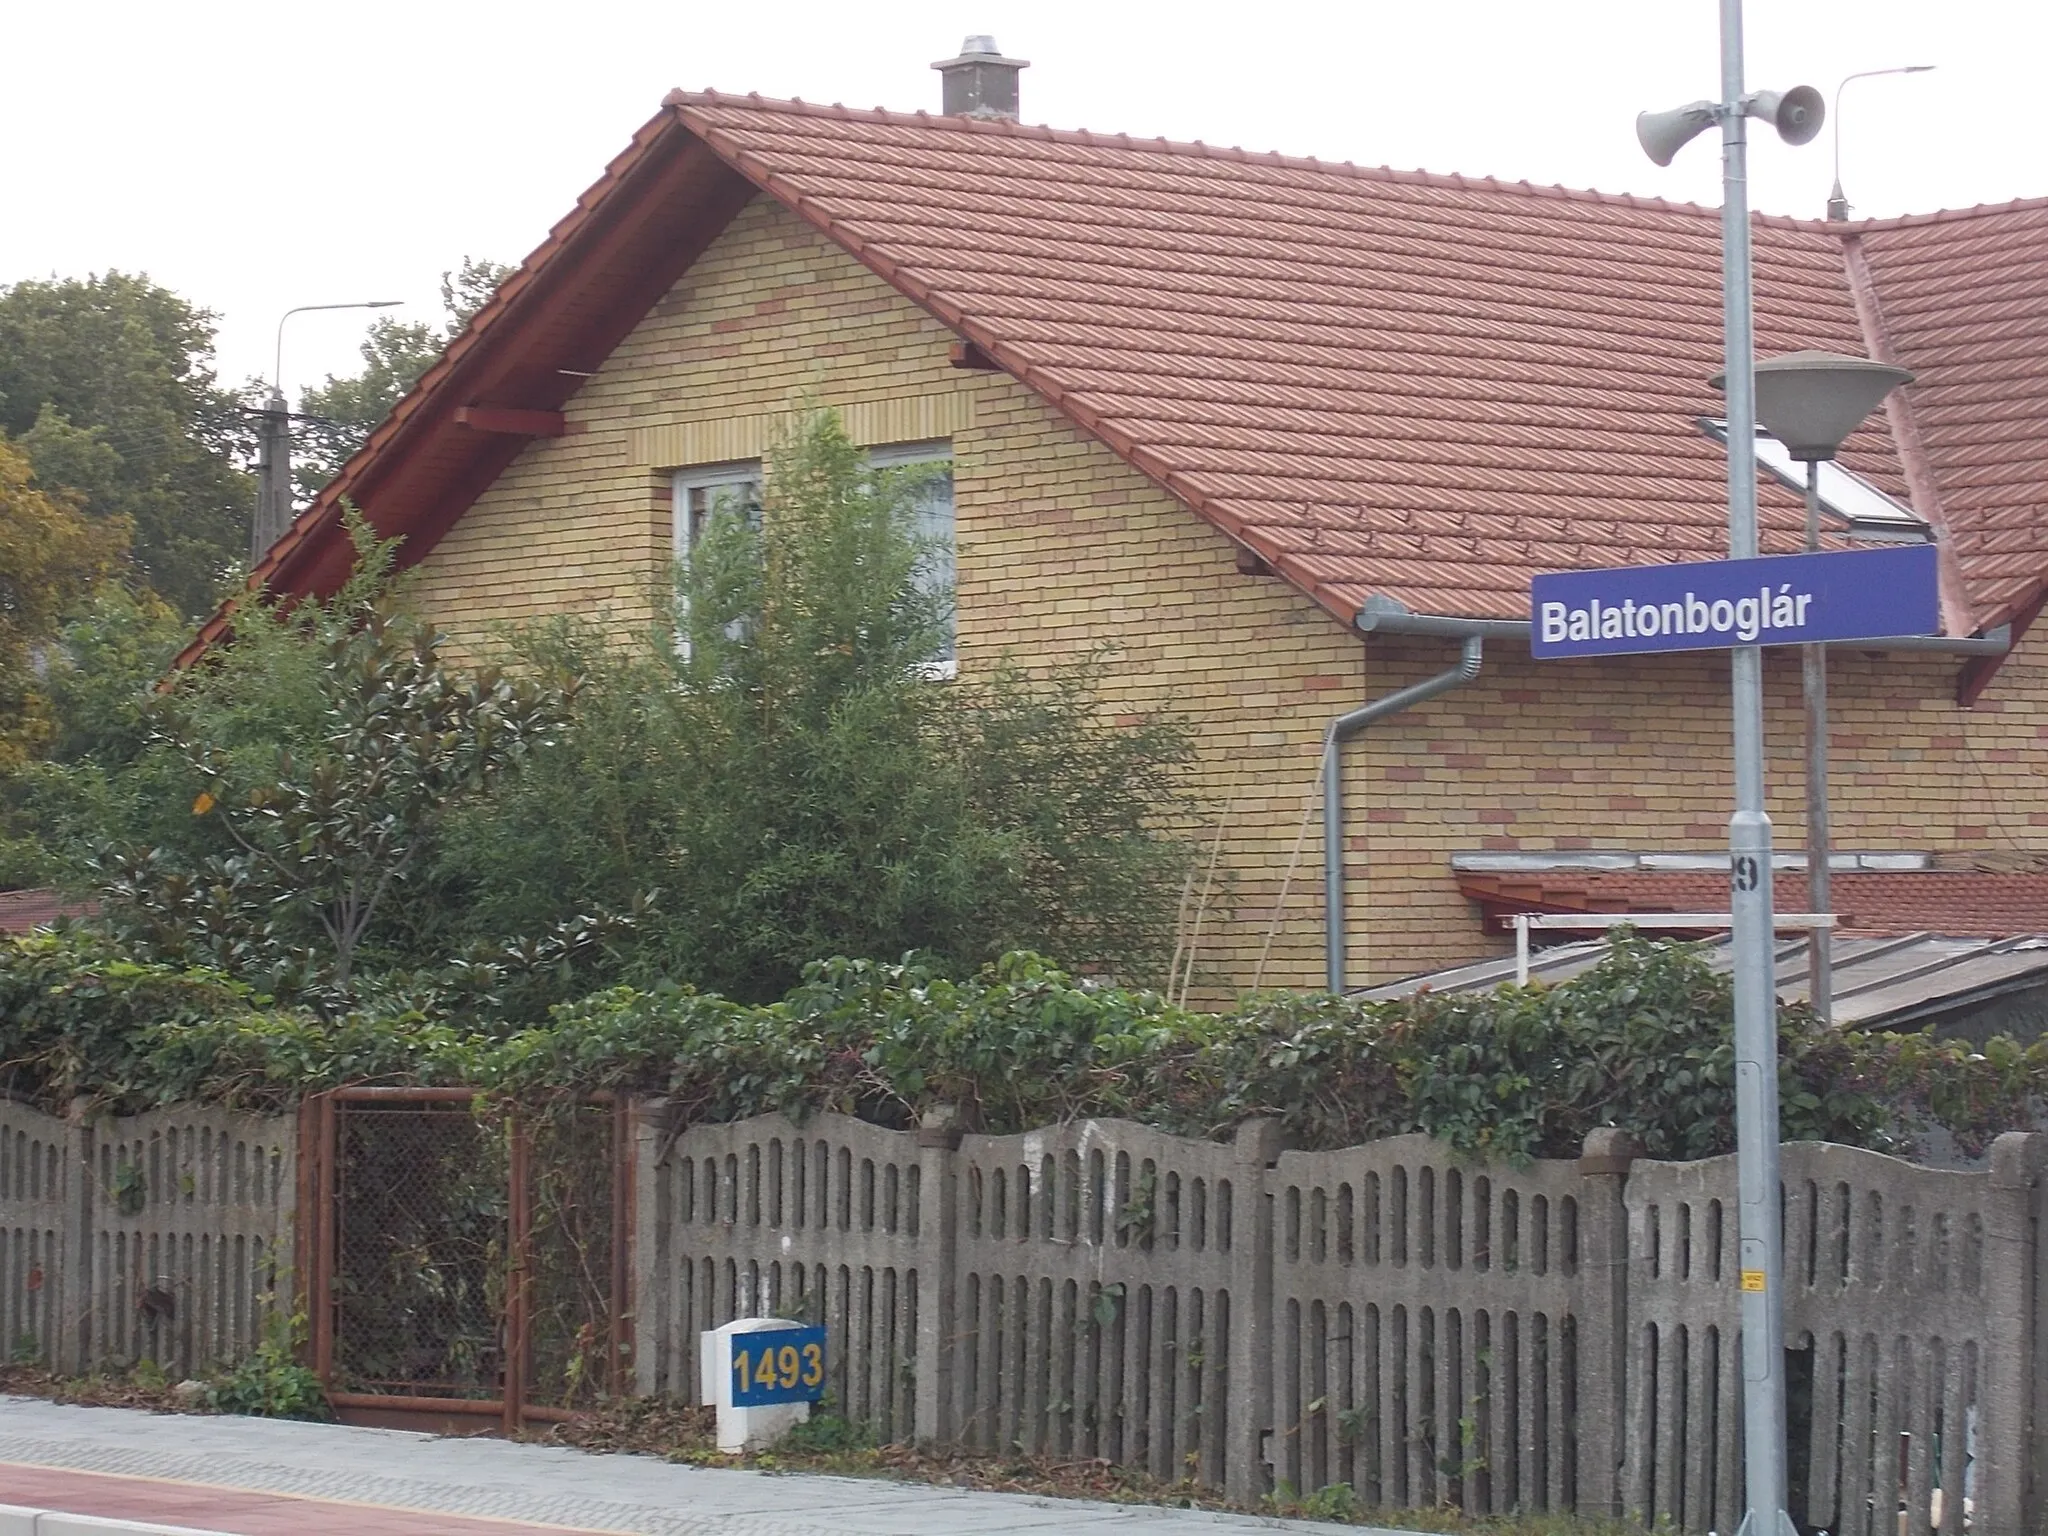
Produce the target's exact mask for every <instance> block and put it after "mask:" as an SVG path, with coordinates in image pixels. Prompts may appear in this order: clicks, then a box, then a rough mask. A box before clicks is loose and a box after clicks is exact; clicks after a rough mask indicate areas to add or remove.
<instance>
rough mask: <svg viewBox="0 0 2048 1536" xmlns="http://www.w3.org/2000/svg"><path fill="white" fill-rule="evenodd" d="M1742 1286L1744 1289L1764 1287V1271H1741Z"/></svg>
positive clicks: (1757, 1289) (1756, 1289)
mask: <svg viewBox="0 0 2048 1536" xmlns="http://www.w3.org/2000/svg"><path fill="white" fill-rule="evenodd" d="M1742 1288H1743V1289H1744V1290H1745V1291H1760V1290H1762V1289H1763V1288H1764V1272H1763V1271H1762V1270H1760V1269H1745V1270H1744V1271H1743V1272H1742Z"/></svg>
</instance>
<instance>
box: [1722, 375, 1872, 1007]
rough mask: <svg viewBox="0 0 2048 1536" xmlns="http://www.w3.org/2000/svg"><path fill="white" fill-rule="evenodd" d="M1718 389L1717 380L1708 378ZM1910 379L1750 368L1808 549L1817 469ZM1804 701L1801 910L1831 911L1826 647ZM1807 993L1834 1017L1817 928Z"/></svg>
mask: <svg viewBox="0 0 2048 1536" xmlns="http://www.w3.org/2000/svg"><path fill="white" fill-rule="evenodd" d="M1710 382H1711V383H1712V384H1713V386H1714V387H1715V388H1716V389H1719V388H1721V387H1722V385H1723V383H1724V379H1723V376H1722V375H1720V374H1716V375H1714V377H1713V379H1712V380H1711V381H1710ZM1912 382H1913V375H1912V374H1910V373H1908V372H1907V371H1906V370H1905V369H1903V368H1895V367H1893V366H1892V365H1891V364H1890V363H1879V362H1874V361H1872V360H1871V359H1870V358H1867V357H1850V356H1847V355H1846V354H1844V353H1841V352H1788V353H1786V354H1785V355H1784V356H1782V357H1772V358H1766V359H1765V360H1764V361H1763V362H1760V363H1758V364H1757V365H1756V415H1757V420H1758V421H1759V422H1761V423H1762V424H1763V429H1764V430H1765V431H1766V432H1768V433H1770V434H1771V436H1772V437H1775V438H1776V439H1777V440H1778V441H1779V442H1780V443H1782V444H1783V445H1784V447H1785V452H1786V453H1787V454H1788V455H1789V456H1790V457H1792V458H1794V459H1796V460H1798V461H1799V462H1801V463H1803V464H1804V465H1805V466H1806V547H1807V549H1808V550H1809V551H1811V550H1817V549H1819V548H1820V467H1821V465H1822V463H1823V462H1825V461H1826V460H1828V459H1832V458H1833V457H1834V456H1835V455H1836V454H1837V453H1839V452H1841V449H1842V444H1843V443H1844V442H1846V441H1847V440H1848V437H1849V434H1850V433H1851V432H1854V431H1855V430H1856V429H1857V428H1858V427H1860V426H1861V425H1863V422H1864V420H1865V419H1866V418H1867V417H1868V416H1869V415H1870V413H1871V412H1872V411H1874V410H1876V409H1877V407H1878V406H1879V404H1881V403H1882V402H1883V400H1884V397H1885V396H1886V395H1888V394H1890V393H1891V392H1892V391H1893V390H1894V389H1896V388H1898V387H1899V386H1900V385H1901V384H1910V383H1912ZM1799 650H1800V673H1801V680H1802V682H1803V684H1804V688H1803V692H1804V693H1805V696H1806V890H1807V903H1806V909H1807V911H1809V912H1832V911H1833V910H1834V900H1833V892H1832V891H1831V890H1830V886H1831V885H1832V884H1833V870H1832V868H1831V866H1830V859H1831V857H1832V846H1831V840H1830V838H1829V835H1828V649H1827V647H1826V646H1825V645H1803V646H1801V647H1800V648H1799ZM1809 953H1810V956H1811V963H1810V964H1809V965H1808V967H1807V983H1806V995H1807V999H1808V1001H1809V1002H1811V1003H1812V1005H1813V1011H1814V1012H1815V1013H1816V1014H1818V1015H1819V1016H1820V1019H1821V1021H1822V1022H1823V1023H1833V1022H1834V1013H1835V1007H1834V1004H1835V997H1834V993H1835V981H1834V970H1835V966H1834V935H1833V934H1832V933H1831V932H1830V931H1829V930H1828V929H1826V928H1815V929H1814V930H1813V933H1812V936H1811V939H1810V941H1809Z"/></svg>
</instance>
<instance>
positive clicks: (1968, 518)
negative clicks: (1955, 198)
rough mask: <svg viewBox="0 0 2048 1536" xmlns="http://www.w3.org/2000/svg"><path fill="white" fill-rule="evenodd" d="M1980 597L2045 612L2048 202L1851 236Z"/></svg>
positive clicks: (1989, 606)
mask: <svg viewBox="0 0 2048 1536" xmlns="http://www.w3.org/2000/svg"><path fill="white" fill-rule="evenodd" d="M1850 258H1851V270H1852V272H1853V271H1854V270H1855V264H1856V263H1857V261H1859V260H1860V261H1861V262H1862V263H1864V264H1866V265H1867V267H1868V270H1869V274H1870V285H1871V287H1872V289H1873V290H1874V294H1875V299H1876V305H1875V308H1876V311H1877V313H1876V315H1875V324H1876V325H1877V326H1878V327H1880V328H1881V331H1882V340H1883V341H1884V342H1885V343H1888V345H1889V349H1890V351H1891V354H1892V356H1893V357H1894V358H1895V359H1896V360H1897V361H1898V362H1900V363H1902V364H1903V365H1905V366H1906V367H1908V368H1911V369H1913V370H1914V371H1915V372H1916V374H1917V375H1918V380H1917V382H1916V383H1915V384H1914V385H1913V387H1912V389H1911V390H1910V391H1908V392H1907V393H1906V394H1905V395H1903V396H1902V397H1901V399H1902V402H1903V403H1905V404H1906V405H1907V406H1908V408H1909V414H1910V422H1908V423H1906V424H1905V425H1906V427H1907V430H1908V431H1917V434H1918V437H1919V439H1920V448H1921V452H1922V454H1923V455H1924V457H1925V461H1926V465H1927V469H1928V472H1929V478H1930V480H1931V482H1932V484H1931V490H1932V491H1933V494H1934V495H1935V496H1936V497H1937V498H1938V500H1939V504H1940V505H1939V511H1940V513H1941V516H1942V519H1943V521H1944V522H1945V523H1946V524H1947V526H1948V528H1949V531H1950V534H1951V537H1952V540H1953V543H1954V547H1955V549H1956V552H1957V556H1958V558H1959V561H1960V564H1961V566H1962V569H1963V570H1964V571H1965V572H1967V573H1968V579H1969V583H1970V588H1971V592H1970V596H1971V600H1972V601H1973V602H1974V603H1975V605H1976V606H1977V608H1978V610H1979V611H1980V612H1981V613H1984V614H1988V615H1992V616H1995V617H1997V618H2003V617H2006V616H2008V615H2011V614H2015V613H2021V614H2031V613H2032V612H2033V611H2034V609H2036V608H2037V607H2038V606H2039V604H2040V602H2041V594H2042V589H2043V582H2044V580H2048V202H2039V201H2036V202H2028V203H2014V204H2010V205H2008V206H2006V207H2000V208H1977V209H1971V210H1969V211H1968V212H1967V213H1961V214H1950V215H1944V216H1941V217H1938V218H1911V219H1894V220H1889V221H1886V222H1884V223H1881V224H1872V225H1870V226H1868V227H1867V232H1866V233H1864V234H1862V235H1860V236H1857V237H1855V238H1853V239H1852V240H1851V241H1850Z"/></svg>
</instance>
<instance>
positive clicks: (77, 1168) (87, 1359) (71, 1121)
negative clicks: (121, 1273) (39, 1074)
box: [45, 1098, 99, 1376]
mask: <svg viewBox="0 0 2048 1536" xmlns="http://www.w3.org/2000/svg"><path fill="white" fill-rule="evenodd" d="M88 1107H89V1106H88V1101H87V1100H85V1099H83V1098H75V1099H73V1100H72V1101H71V1106H70V1111H69V1113H68V1114H66V1115H65V1117H64V1118H65V1137H64V1157H65V1160H66V1162H67V1163H68V1164H69V1166H68V1167H66V1168H65V1169H64V1170H63V1175H64V1176H63V1178H62V1179H61V1180H60V1181H59V1183H58V1186H57V1187H58V1189H60V1190H61V1191H62V1192H63V1199H64V1216H63V1224H62V1226H61V1228H60V1229H59V1231H58V1234H57V1252H56V1255H55V1257H56V1263H55V1264H52V1265H50V1266H49V1267H50V1268H51V1269H54V1270H55V1271H56V1273H55V1274H53V1275H48V1276H46V1280H45V1283H47V1284H49V1285H51V1286H52V1287H53V1289H54V1291H55V1294H54V1295H53V1296H51V1298H50V1311H49V1316H50V1318H51V1320H52V1322H53V1324H54V1327H53V1329H52V1334H53V1336H52V1338H51V1340H50V1369H51V1370H53V1371H55V1372H56V1373H57V1374H58V1375H60V1376H83V1375H84V1374H85V1373H86V1371H87V1370H89V1369H91V1366H92V1282H93V1272H92V1271H93V1257H94V1255H93V1230H92V1227H93V1211H94V1208H95V1205H96V1199H95V1197H96V1196H97V1194H98V1192H99V1185H98V1181H97V1180H96V1179H94V1177H93V1167H92V1159H93V1134H92V1121H91V1120H90V1119H89V1118H88V1117H87V1110H88Z"/></svg>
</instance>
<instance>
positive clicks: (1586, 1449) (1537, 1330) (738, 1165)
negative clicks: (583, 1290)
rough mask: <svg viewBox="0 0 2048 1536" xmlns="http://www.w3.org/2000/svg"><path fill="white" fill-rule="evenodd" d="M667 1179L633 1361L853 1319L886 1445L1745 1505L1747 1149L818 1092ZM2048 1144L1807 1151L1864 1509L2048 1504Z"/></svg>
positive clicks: (1823, 1329)
mask: <svg viewBox="0 0 2048 1536" xmlns="http://www.w3.org/2000/svg"><path fill="white" fill-rule="evenodd" d="M662 1118H663V1117H662V1115H661V1113H660V1111H659V1109H658V1107H656V1108H653V1109H650V1111H649V1112H648V1113H647V1114H645V1115H643V1117H642V1126H641V1129H640V1131H639V1133H638V1135H639V1141H638V1148H637V1170H636V1190H635V1200H636V1217H635V1222H636V1229H637V1233H638V1237H637V1253H636V1259H635V1265H634V1274H635V1283H636V1303H635V1305H636V1314H637V1315H636V1318H635V1338H636V1345H635V1366H636V1376H637V1386H638V1390H640V1391H642V1392H647V1393H664V1394H668V1395H672V1396H676V1397H681V1398H684V1399H686V1400H692V1401H694V1400H695V1398H696V1395H697V1391H698V1385H697V1383H698V1378H697V1362H696V1347H697V1342H696V1336H697V1333H698V1332H699V1331H701V1330H703V1329H706V1328H711V1327H716V1326H717V1325H719V1324H721V1323H724V1322H728V1321H730V1320H732V1319H733V1318H735V1317H745V1316H757V1315H787V1316H802V1317H809V1318H813V1319H817V1320H821V1321H823V1322H824V1323H825V1324H826V1325H827V1327H828V1328H829V1329H830V1330H831V1334H830V1337H831V1348H832V1359H831V1380H832V1387H833V1393H834V1396H835V1398H836V1399H837V1401H838V1403H839V1404H840V1405H841V1407H842V1410H843V1411H844V1412H846V1413H848V1414H849V1415H850V1416H853V1417H856V1418H861V1419H865V1420H867V1421H868V1422H869V1423H871V1424H873V1425H874V1426H875V1428H876V1429H877V1431H878V1432H879V1433H880V1434H882V1435H883V1436H884V1437H886V1438H890V1439H896V1440H909V1439H931V1440H938V1441H946V1442H954V1443H960V1444H964V1445H968V1446H975V1447H981V1448H985V1449H990V1450H998V1449H1000V1450H1011V1449H1015V1450H1020V1451H1024V1452H1032V1453H1044V1454H1048V1455H1052V1456H1057V1457H1063V1458H1091V1457H1094V1458H1102V1459H1105V1460H1109V1461H1112V1462H1117V1463H1122V1464H1128V1465H1132V1466H1136V1467H1140V1468H1143V1469H1144V1470H1146V1471H1148V1472H1150V1473H1152V1474H1153V1475H1155V1476H1159V1477H1163V1478H1178V1477H1190V1478H1193V1479H1196V1480H1198V1481H1200V1482H1202V1483H1205V1484H1209V1485H1212V1486H1216V1487H1220V1488H1222V1489H1224V1490H1225V1491H1227V1492H1228V1493H1230V1494H1232V1495H1234V1496H1236V1497H1239V1498H1256V1497H1258V1496H1259V1495H1260V1494H1262V1493H1264V1492H1266V1491H1267V1490H1268V1488H1269V1487H1271V1486H1273V1485H1275V1484H1276V1483H1282V1482H1284V1483H1286V1484H1287V1485H1289V1486H1291V1487H1293V1488H1295V1489H1296V1490H1299V1491H1302V1492H1309V1491H1313V1490H1316V1489H1320V1488H1324V1487H1327V1486H1330V1485H1332V1484H1340V1483H1342V1484H1349V1485H1350V1486H1351V1487H1352V1488H1353V1489H1354V1490H1355V1492H1356V1495H1357V1497H1358V1500H1359V1502H1360V1503H1362V1504H1373V1505H1379V1506H1384V1507H1389V1508H1400V1507H1403V1506H1409V1507H1417V1506H1429V1505H1437V1504H1443V1503H1456V1504H1457V1505H1459V1506H1460V1507H1461V1508H1463V1509H1466V1510H1468V1511H1470V1512H1472V1513H1475V1514H1495V1513H1506V1512H1509V1511H1512V1510H1517V1509H1520V1510H1569V1511H1576V1512H1579V1513H1582V1514H1587V1515H1605V1514H1629V1515H1633V1516H1636V1517H1638V1518H1641V1519H1643V1520H1645V1521H1646V1522H1654V1521H1657V1520H1660V1519H1661V1520H1664V1521H1666V1522H1668V1524H1669V1525H1670V1526H1673V1527H1676V1528H1678V1529H1682V1530H1688V1531H1708V1530H1719V1531H1727V1530H1732V1529H1734V1527H1735V1525H1736V1524H1738V1523H1739V1521H1740V1516H1741V1505H1740V1500H1741V1476H1740V1466H1741V1436H1740V1427H1741V1389H1742V1385H1741V1364H1740V1361H1741V1348H1740V1344H1741V1340H1740V1324H1739V1312H1740V1306H1739V1298H1738V1294H1737V1291H1736V1286H1735V1278H1736V1277H1735V1254H1736V1241H1735V1228H1734V1222H1735V1213H1736V1200H1735V1168H1734V1160H1733V1159H1732V1158H1726V1157H1723V1158H1713V1159H1708V1160H1706V1161H1702V1162H1693V1163H1660V1162H1653V1161H1648V1160H1643V1159H1637V1158H1634V1157H1632V1156H1631V1155H1630V1152H1629V1148H1628V1145H1627V1143H1626V1140H1625V1138H1623V1137H1622V1136H1621V1135H1620V1134H1619V1133H1616V1132H1613V1131H1596V1132H1595V1133H1593V1135H1592V1136H1591V1137H1589V1138H1588V1141H1587V1145H1586V1147H1585V1149H1584V1155H1583V1156H1582V1157H1580V1158H1578V1159H1576V1160H1571V1161H1539V1162H1534V1163H1530V1164H1528V1165H1526V1166H1522V1167H1509V1166H1501V1165H1487V1164H1478V1163H1474V1162H1471V1161H1469V1160H1461V1159H1460V1158H1459V1157H1457V1156H1456V1155H1455V1154H1453V1153H1451V1152H1450V1151H1449V1150H1448V1149H1447V1148H1445V1147H1444V1146H1443V1145H1442V1144H1440V1143H1436V1142H1433V1141H1431V1140H1429V1139H1428V1138H1426V1137H1422V1136H1402V1137H1395V1138H1391V1139H1389V1140H1384V1141H1379V1142H1374V1143H1370V1144H1367V1145H1364V1146H1357V1147H1350V1148H1346V1149H1344V1150H1341V1151H1333V1152H1298V1151H1288V1150H1284V1149H1282V1147H1281V1146H1280V1144H1279V1140H1278V1137H1277V1133H1276V1129H1275V1127H1273V1126H1272V1125H1271V1124H1269V1123H1264V1122H1258V1123H1253V1124H1250V1125H1247V1126H1244V1127H1242V1128H1240V1130H1239V1131H1238V1132H1237V1134H1236V1137H1235V1139H1234V1140H1233V1141H1231V1142H1229V1143H1214V1142H1206V1141H1195V1140H1188V1139H1184V1138H1179V1137H1174V1136H1168V1135H1165V1134H1163V1133H1161V1132H1159V1131H1156V1130H1152V1129H1150V1128H1148V1127H1144V1126H1139V1125H1133V1124H1128V1123H1124V1122H1117V1121H1082V1122H1078V1123H1074V1124H1070V1125H1064V1126H1058V1127H1050V1128H1047V1129H1044V1130H1039V1131H1033V1132H1028V1133H1025V1134H1022V1135H1013V1136H975V1135H966V1136H961V1135H958V1134H956V1133H952V1132H949V1131H946V1130H945V1129H943V1128H941V1127H933V1126H927V1127H925V1128H924V1129H922V1130H917V1131H901V1132H896V1131H887V1130H882V1129H878V1128H877V1127H875V1126H872V1125H867V1124H864V1123H861V1122H858V1121H853V1120H848V1119H844V1118H841V1117H838V1116H832V1115H824V1116H819V1117H817V1118H816V1119H814V1120H811V1121H807V1122H805V1123H804V1124H801V1125H799V1124H795V1123H793V1122H791V1121H789V1120H786V1119H784V1118H782V1117H779V1116H764V1117H761V1118H759V1119H754V1120H748V1121H744V1122H740V1123H737V1124H728V1125H705V1126H694V1127H690V1128H688V1129H684V1130H682V1131H680V1132H679V1133H676V1132H672V1131H669V1130H665V1129H664V1128H663V1126H662ZM2044 1162H2048V1136H2041V1135H2036V1134H2023V1133H2013V1134H2009V1135H2006V1136H2002V1137H2000V1138H1999V1139H1998V1141H1997V1143H1996V1144H1995V1145H1994V1147H1993V1150H1992V1157H1991V1162H1990V1167H1989V1169H1988V1170H1987V1171H1985V1172H1980V1173H1967V1172H1954V1171H1947V1170H1937V1169H1929V1168H1922V1167H1916V1166H1914V1165H1912V1164H1909V1163H1905V1162H1901V1161H1899V1160H1897V1159H1894V1158H1889V1157H1883V1156H1880V1155H1878V1154H1875V1153H1870V1152H1863V1151H1859V1150H1855V1149H1852V1148H1847V1147H1836V1146H1825V1145H1818V1144H1796V1143H1795V1144H1790V1145H1788V1146H1787V1147H1786V1148H1785V1150H1784V1159H1783V1184H1784V1197H1785V1201H1784V1210H1785V1222H1786V1265H1785V1282H1784V1284H1785V1316H1786V1343H1787V1350H1788V1375H1789V1377H1790V1378H1791V1380H1792V1382H1793V1398H1794V1402H1793V1413H1792V1421H1793V1424H1794V1429H1795V1442H1796V1443H1795V1444H1794V1445H1793V1447H1792V1462H1793V1470H1794V1474H1795V1491H1796V1493H1797V1495H1798V1502H1799V1503H1800V1504H1801V1506H1802V1508H1801V1510H1800V1511H1799V1512H1801V1513H1803V1514H1804V1515H1805V1517H1806V1518H1807V1519H1808V1521H1809V1523H1811V1524H1814V1525H1817V1526H1820V1527H1823V1528H1825V1529H1827V1530H1829V1531H1831V1532H1835V1533H1838V1536H1880V1533H1881V1536H1901V1533H1905V1532H1912V1533H1915V1536H1921V1533H1949V1536H1961V1533H1962V1532H1963V1531H1965V1530H1966V1529H1967V1530H1968V1531H1970V1532H1971V1533H1973V1536H2029V1533H2034V1532H2038V1531H2040V1530H2042V1529H2044V1528H2048V1522H2044V1518H2043V1517H2044V1505H2043V1498H2042V1493H2043V1482H2044V1475H2048V1467H2044V1465H2043V1460H2044V1455H2048V1436H2044V1434H2043V1432H2042V1430H2043V1428H2048V1401H2044V1394H2048V1383H2043V1381H2042V1380H2041V1378H2042V1376H2043V1370H2042V1365H2043V1364H2044V1362H2042V1361H2041V1360H2040V1358H2039V1340H2040V1339H2041V1337H2042V1331H2043V1330H2042V1318H2041V1316H2040V1313H2041V1310H2042V1309H2043V1308H2044V1307H2048V1287H2044V1286H2041V1285H2038V1284H2037V1275H2038V1274H2039V1271H2040V1269H2041V1266H2042V1258H2043V1255H2042V1252H2041V1232H2042V1223H2041V1216H2042V1201H2043V1179H2042V1170H2043V1164H2044Z"/></svg>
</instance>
